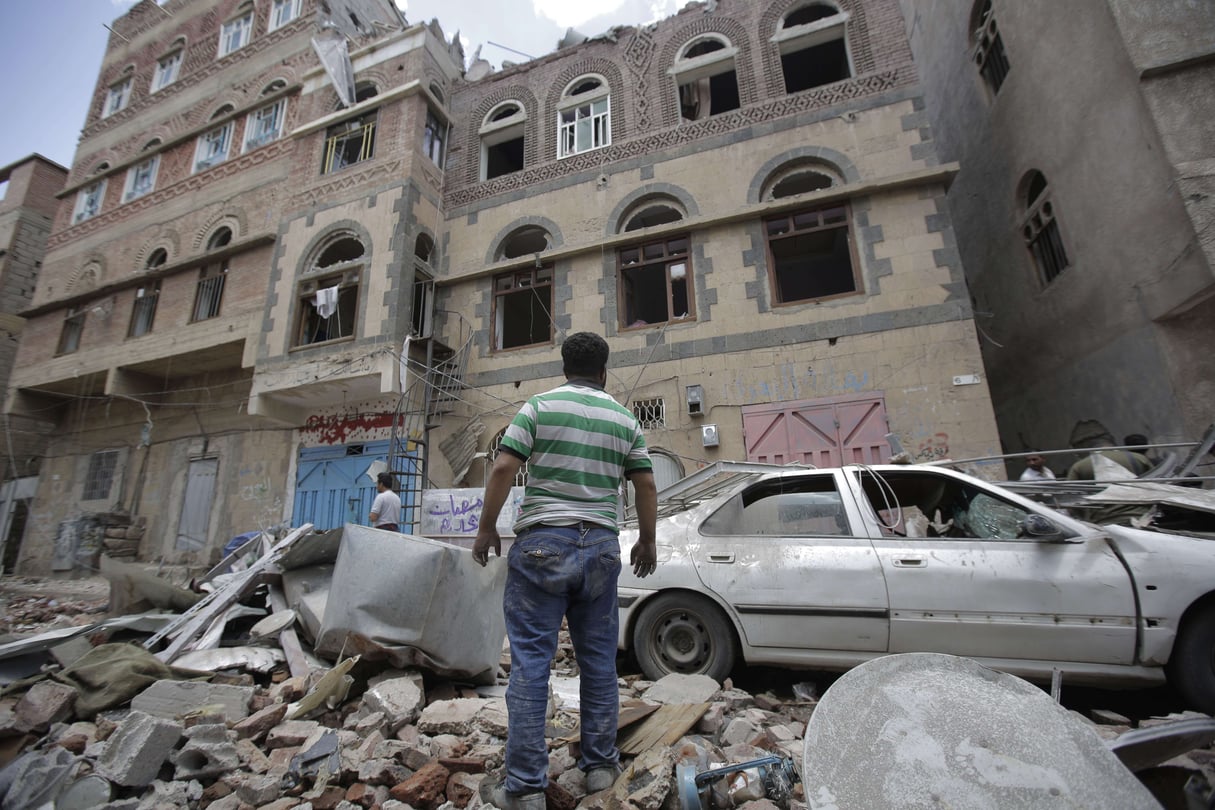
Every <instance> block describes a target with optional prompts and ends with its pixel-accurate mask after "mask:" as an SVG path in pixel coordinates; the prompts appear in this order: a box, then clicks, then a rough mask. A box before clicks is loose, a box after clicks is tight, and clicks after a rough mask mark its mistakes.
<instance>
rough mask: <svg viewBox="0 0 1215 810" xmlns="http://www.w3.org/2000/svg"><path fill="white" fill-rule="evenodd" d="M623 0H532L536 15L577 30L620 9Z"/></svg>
mask: <svg viewBox="0 0 1215 810" xmlns="http://www.w3.org/2000/svg"><path fill="white" fill-rule="evenodd" d="M622 2H623V0H581V2H578V3H571V2H569V0H532V7H533V8H535V10H536V14H537V15H539V16H541V17H546V18H547V19H550V20H552V21H553V22H555V23H557V25H559V26H561V27H562V28H577V27H578V26H579V25H581V24H582V23H584V22H586V21H587V20H589V19H592V18H594V17H599V16H602V15H604V14H610V13H611V12H613V11H615V10H616V9H618V8H619V7H620V5H621V3H622Z"/></svg>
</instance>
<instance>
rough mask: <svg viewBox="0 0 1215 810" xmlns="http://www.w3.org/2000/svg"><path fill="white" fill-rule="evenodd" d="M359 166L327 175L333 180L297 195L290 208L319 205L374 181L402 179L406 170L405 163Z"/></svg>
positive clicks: (387, 162)
mask: <svg viewBox="0 0 1215 810" xmlns="http://www.w3.org/2000/svg"><path fill="white" fill-rule="evenodd" d="M358 166H359V167H360V168H358V169H355V170H351V169H345V170H343V171H341V172H339V173H337V174H336V175H326V177H332V178H333V179H332V180H330V181H328V182H326V183H321V184H320V185H317V186H313V187H312V188H310V189H308V190H307V191H305V192H303V193H301V194H296V195H295V196H294V197H292V198H291V201H290V207H292V208H307V207H311V206H314V205H319V204H321V203H322V202H326V201H328V200H330V199H332V198H333V197H336V196H340V195H341V194H343V193H345V192H346V191H349V190H350V189H353V188H357V187H359V186H361V185H363V184H365V183H368V182H370V181H372V180H379V179H391V178H400V177H401V176H402V175H403V173H404V170H405V161H403V160H387V161H379V162H377V161H369V165H367V166H364V165H363V164H361V163H360V164H358Z"/></svg>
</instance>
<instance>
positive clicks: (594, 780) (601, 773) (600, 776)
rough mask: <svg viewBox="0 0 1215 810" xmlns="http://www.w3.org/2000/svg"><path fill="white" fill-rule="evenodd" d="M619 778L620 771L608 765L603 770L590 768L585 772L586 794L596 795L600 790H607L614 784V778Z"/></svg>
mask: <svg viewBox="0 0 1215 810" xmlns="http://www.w3.org/2000/svg"><path fill="white" fill-rule="evenodd" d="M618 776H620V769H619V768H617V767H615V766H612V765H609V766H607V767H605V768H592V769H591V770H589V771H587V772H586V792H587V795H590V794H591V793H598V792H599V791H601V790H607V789H608V788H610V787H611V786H612V785H614V784H616V777H618Z"/></svg>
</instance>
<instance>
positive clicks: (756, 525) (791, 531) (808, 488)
mask: <svg viewBox="0 0 1215 810" xmlns="http://www.w3.org/2000/svg"><path fill="white" fill-rule="evenodd" d="M700 532H701V534H706V535H710V536H717V537H721V536H727V537H728V536H731V535H746V536H761V537H762V536H769V537H773V536H775V537H832V536H837V537H838V536H843V537H847V536H850V535H852V528H851V526H850V525H849V522H848V515H847V512H846V511H845V509H844V501H843V499H842V498H841V496H840V492H839V489H838V488H837V487H836V485H835V479H834V478H833V477H832V476H830V475H815V476H804V477H798V478H780V479H777V480H773V481H764V482H761V483H758V484H755V485H754V486H751V487H749V488H748V489H745V490H743V491H742V492H740V493H738V494H737V495H735V496H734V497H732V498H730V500H728V501H726V502H725V503H724V504H722V506H721V507H720V508H719V509H718V510H717V511H716V512H714V513H713V514H711V515H709V516H708V517H707V518H705V519H704V521H703V522H702V523H701V524H700Z"/></svg>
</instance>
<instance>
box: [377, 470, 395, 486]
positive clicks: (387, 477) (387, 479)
mask: <svg viewBox="0 0 1215 810" xmlns="http://www.w3.org/2000/svg"><path fill="white" fill-rule="evenodd" d="M375 480H376V482H377V483H379V484H382V485H383V486H385V487H387V488H388V489H392V488H393V486H392V484H393V481H392V473H386V472H382V473H380V474H379V475H377V476H376V477H375Z"/></svg>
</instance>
